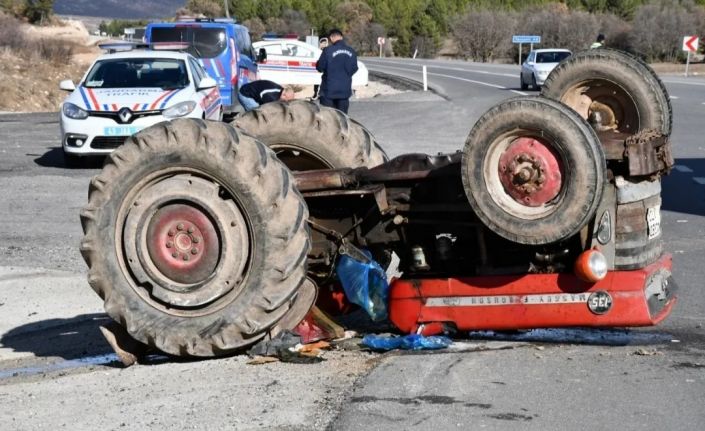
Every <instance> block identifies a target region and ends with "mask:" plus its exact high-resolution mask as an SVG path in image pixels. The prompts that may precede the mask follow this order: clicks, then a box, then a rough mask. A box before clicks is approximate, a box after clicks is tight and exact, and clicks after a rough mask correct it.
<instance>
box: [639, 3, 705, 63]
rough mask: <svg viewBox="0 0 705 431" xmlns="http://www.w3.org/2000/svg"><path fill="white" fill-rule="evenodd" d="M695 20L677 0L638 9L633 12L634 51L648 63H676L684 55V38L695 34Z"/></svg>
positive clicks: (696, 25) (647, 5)
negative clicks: (682, 44)
mask: <svg viewBox="0 0 705 431" xmlns="http://www.w3.org/2000/svg"><path fill="white" fill-rule="evenodd" d="M692 7H694V6H692ZM695 19H696V18H695V16H694V15H693V14H692V13H691V12H690V11H689V10H688V9H687V8H686V7H685V6H684V5H683V4H682V3H681V2H679V1H677V0H661V1H659V2H653V3H649V4H646V5H643V6H639V8H637V10H636V12H635V13H634V22H633V25H634V31H633V34H634V49H635V50H636V52H637V53H639V54H640V55H643V56H644V57H646V58H647V59H648V60H649V61H654V60H658V61H675V60H677V59H678V58H679V57H681V56H682V55H683V53H682V52H681V43H682V37H683V36H684V35H686V34H696V33H695V32H696V29H697V27H698V24H697V23H696V22H695Z"/></svg>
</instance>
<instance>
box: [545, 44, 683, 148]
mask: <svg viewBox="0 0 705 431" xmlns="http://www.w3.org/2000/svg"><path fill="white" fill-rule="evenodd" d="M541 94H542V95H543V96H546V97H548V98H551V99H554V100H558V101H560V102H563V103H564V104H566V105H568V106H570V107H571V108H573V109H574V110H575V111H576V112H578V113H579V114H580V116H581V117H583V118H584V119H586V120H588V121H589V122H590V123H591V124H592V125H593V127H595V128H596V129H597V130H600V131H601V130H610V129H611V130H615V131H618V132H622V133H627V134H630V135H631V134H634V133H636V132H638V131H641V130H645V129H653V130H656V131H658V132H660V133H661V134H663V135H665V136H668V135H670V134H671V128H672V117H673V108H672V107H671V100H670V98H669V96H668V93H667V91H666V87H665V86H664V85H663V83H662V82H661V80H660V79H659V77H658V76H656V73H654V71H653V70H652V69H651V68H650V67H649V66H648V65H647V64H646V63H644V62H643V61H641V60H639V59H638V58H636V57H634V56H632V55H629V54H627V53H624V52H621V51H616V50H612V49H591V50H588V51H583V52H579V53H576V54H573V55H572V56H570V57H569V58H568V59H566V60H564V61H563V62H561V63H560V64H559V65H558V66H556V68H555V69H554V70H553V71H552V72H551V74H550V75H549V76H548V78H547V79H546V82H545V83H544V85H543V90H542V92H541Z"/></svg>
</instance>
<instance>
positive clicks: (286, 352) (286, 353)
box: [247, 331, 330, 365]
mask: <svg viewBox="0 0 705 431" xmlns="http://www.w3.org/2000/svg"><path fill="white" fill-rule="evenodd" d="M329 347H330V344H329V343H327V342H325V341H319V342H317V343H314V344H301V337H300V336H299V335H297V334H295V333H293V332H290V331H283V332H280V333H279V334H278V335H277V336H276V337H274V338H272V339H265V340H262V341H260V342H259V343H257V344H255V345H254V346H253V347H252V348H251V349H250V350H248V351H247V354H248V355H250V356H252V357H253V359H252V360H250V361H248V362H247V363H248V364H251V365H260V364H265V363H267V362H266V361H269V362H274V361H270V360H265V359H257V358H258V357H267V358H271V359H274V360H276V361H281V362H291V363H295V364H311V363H317V362H321V361H323V360H324V359H323V358H322V357H321V355H322V350H323V349H326V348H329Z"/></svg>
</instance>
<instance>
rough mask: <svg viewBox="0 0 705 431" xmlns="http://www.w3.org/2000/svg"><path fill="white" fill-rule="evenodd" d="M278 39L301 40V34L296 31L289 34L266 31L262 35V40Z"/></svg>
mask: <svg viewBox="0 0 705 431" xmlns="http://www.w3.org/2000/svg"><path fill="white" fill-rule="evenodd" d="M277 39H295V40H299V35H298V34H296V33H289V34H276V33H265V34H263V35H262V40H277Z"/></svg>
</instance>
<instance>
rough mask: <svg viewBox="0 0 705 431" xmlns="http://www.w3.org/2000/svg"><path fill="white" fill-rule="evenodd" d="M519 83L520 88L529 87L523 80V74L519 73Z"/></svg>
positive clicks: (525, 88)
mask: <svg viewBox="0 0 705 431" xmlns="http://www.w3.org/2000/svg"><path fill="white" fill-rule="evenodd" d="M519 85H520V86H521V89H522V90H527V89H528V88H529V86H528V85H526V83H525V82H524V75H522V74H521V73H520V74H519Z"/></svg>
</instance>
